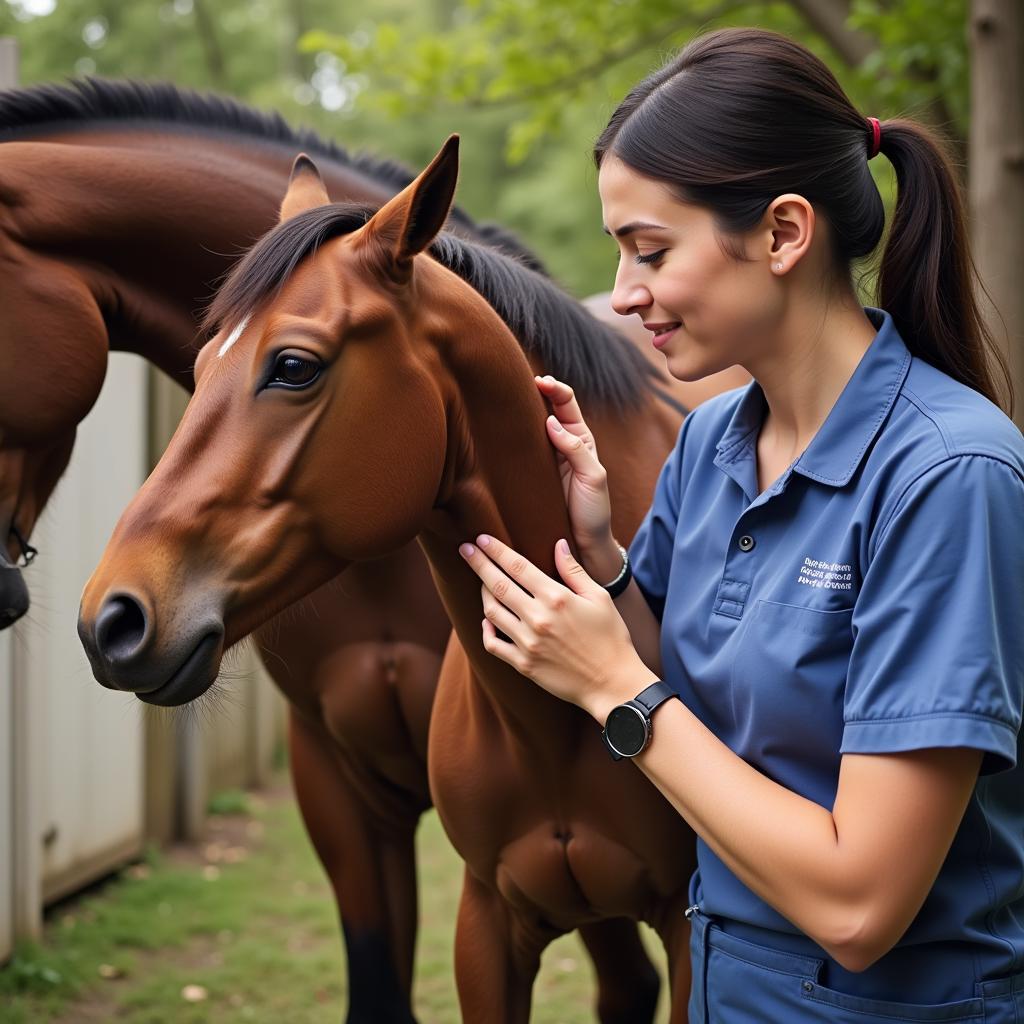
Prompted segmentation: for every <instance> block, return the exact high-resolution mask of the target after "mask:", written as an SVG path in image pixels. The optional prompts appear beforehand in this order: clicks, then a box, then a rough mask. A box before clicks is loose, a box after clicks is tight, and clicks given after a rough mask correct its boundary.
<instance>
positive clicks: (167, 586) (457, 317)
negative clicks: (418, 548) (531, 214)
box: [79, 136, 529, 705]
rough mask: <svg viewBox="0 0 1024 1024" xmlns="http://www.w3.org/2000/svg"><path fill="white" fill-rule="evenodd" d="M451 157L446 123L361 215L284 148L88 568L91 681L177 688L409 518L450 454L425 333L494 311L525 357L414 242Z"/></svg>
mask: <svg viewBox="0 0 1024 1024" xmlns="http://www.w3.org/2000/svg"><path fill="white" fill-rule="evenodd" d="M457 172H458V139H457V137H456V136H453V137H452V138H450V139H449V140H448V142H447V143H446V144H445V145H444V147H443V148H442V149H441V151H440V152H439V153H438V155H437V156H436V157H435V159H434V160H433V161H432V162H431V164H430V165H429V166H428V167H427V168H426V169H425V170H424V171H423V172H422V173H421V174H420V175H419V177H417V178H416V180H415V181H413V182H412V184H411V185H409V187H408V188H406V189H405V190H404V191H403V192H401V193H400V194H399V195H397V196H396V197H395V198H394V199H392V200H391V201H390V202H388V203H387V204H386V205H385V206H383V207H382V208H381V209H380V210H379V211H378V212H377V213H376V214H374V215H372V216H370V217H369V219H367V213H366V211H363V210H359V211H353V209H352V208H349V207H346V206H342V205H332V204H330V202H329V200H328V197H327V194H326V191H325V190H324V187H323V184H322V182H321V180H320V177H319V174H318V172H317V170H316V168H315V167H314V165H313V164H312V162H311V161H310V160H309V159H308V158H307V157H305V156H300V157H299V158H298V159H297V160H296V162H295V166H294V169H293V172H292V177H291V181H290V184H289V188H288V192H287V194H286V196H285V198H284V202H283V203H282V207H281V221H280V223H279V224H278V226H277V227H276V228H275V229H274V230H273V231H271V232H270V233H269V234H268V235H267V236H265V237H264V238H263V239H262V240H261V241H260V242H259V243H258V244H257V245H256V246H255V247H254V249H253V250H252V251H251V252H250V253H249V254H247V256H246V257H245V258H244V259H243V260H242V261H241V262H240V263H239V265H238V267H237V268H236V269H235V270H234V272H233V273H232V275H231V277H230V278H229V279H228V281H227V282H226V284H225V287H224V288H223V289H222V291H221V292H220V293H219V295H218V296H217V298H216V299H215V301H214V304H213V306H212V307H211V310H210V314H209V318H208V319H209V320H210V321H211V322H212V323H214V324H216V325H217V329H216V333H215V334H214V335H213V337H212V338H211V340H210V341H209V342H208V344H206V346H205V347H204V348H203V349H202V350H201V352H200V353H199V356H198V358H197V360H196V366H195V380H196V390H195V395H194V397H193V399H192V401H191V402H190V404H189V406H188V409H187V411H186V414H185V417H184V418H183V420H182V422H181V424H180V426H179V428H178V430H177V432H176V434H175V436H174V438H173V439H172V441H171V444H170V446H169V447H168V449H167V451H166V453H165V454H164V457H163V458H162V460H161V462H160V464H159V465H158V466H157V468H156V470H155V471H154V472H153V474H152V476H151V477H150V478H149V480H148V481H147V482H146V484H145V485H144V487H143V488H142V490H141V491H140V492H139V494H138V495H137V496H136V498H135V499H134V500H133V501H132V503H131V504H130V505H129V506H128V508H127V509H126V510H125V512H124V514H123V515H122V517H121V519H120V521H119V523H118V525H117V527H116V528H115V530H114V533H113V536H112V537H111V540H110V542H109V544H108V547H107V549H106V552H105V553H104V556H103V559H102V560H101V562H100V564H99V566H98V567H97V569H96V571H95V572H94V574H93V576H92V578H91V579H90V580H89V582H88V583H87V585H86V587H85V591H84V594H83V598H82V606H81V617H80V622H79V633H80V636H81V638H82V641H83V644H84V645H85V649H86V652H87V654H88V656H89V658H90V661H91V663H92V667H93V672H94V674H95V676H96V678H97V680H98V681H99V682H100V683H102V684H103V685H105V686H108V687H110V688H115V689H125V690H132V691H134V692H135V693H136V694H137V695H138V696H139V697H140V698H141V699H143V700H145V701H147V702H150V703H155V704H167V705H174V704H182V703H185V702H187V701H189V700H192V699H194V698H195V697H197V696H199V695H200V694H201V693H203V692H204V691H205V690H206V689H207V688H208V687H209V686H210V685H211V684H212V682H213V681H214V679H215V678H216V675H217V672H218V670H219V665H220V660H221V657H222V654H223V651H224V650H225V649H226V648H227V647H229V646H231V645H232V644H233V643H235V642H236V641H238V640H239V639H241V638H242V637H244V636H246V635H248V634H249V633H250V632H252V630H253V629H255V628H256V627H257V626H259V625H261V624H262V623H263V622H265V621H267V620H268V619H269V618H271V617H272V616H273V615H274V614H276V613H277V612H278V611H280V610H281V609H283V608H284V607H286V606H287V605H289V604H291V603H293V602H294V601H296V600H297V599H299V598H301V597H303V596H305V595H306V594H308V593H309V592H310V591H312V590H313V589H314V588H315V587H317V586H319V585H320V584H321V583H323V582H325V581H327V580H328V579H330V578H331V577H333V576H334V575H336V574H337V573H338V572H340V571H341V570H342V569H343V568H344V567H345V566H346V565H348V564H349V563H351V562H352V561H355V560H366V559H372V558H374V557H377V556H380V555H383V554H385V553H388V552H390V551H393V550H395V549H397V548H398V547H399V546H401V545H403V544H405V543H407V542H409V541H410V540H411V539H413V538H414V537H415V536H416V535H417V534H418V533H419V532H420V530H421V529H422V528H423V525H424V523H425V522H426V521H427V520H428V518H429V517H430V514H431V510H432V508H433V507H434V505H435V503H436V502H437V500H438V495H439V492H440V491H441V490H442V488H443V486H444V480H445V473H446V466H447V465H448V464H449V461H450V457H451V453H450V452H449V436H448V424H447V419H448V415H449V407H450V404H451V397H452V396H451V391H452V387H451V383H450V379H449V376H448V372H447V368H446V365H445V360H444V359H442V358H441V357H440V356H439V353H438V347H437V344H440V343H442V341H441V339H445V338H450V337H451V336H453V335H454V334H460V335H463V336H464V335H466V333H467V332H469V334H470V336H472V333H473V332H474V330H479V331H481V332H483V331H487V332H493V331H495V330H498V331H502V332H504V333H505V334H506V335H508V337H509V339H510V341H511V347H512V349H514V350H515V352H516V353H517V354H518V355H519V357H520V359H522V356H521V353H519V350H518V348H516V346H515V343H514V339H512V338H511V334H510V333H509V332H508V329H507V328H506V327H505V326H504V324H502V322H501V320H500V319H499V318H498V317H497V315H496V314H495V313H494V311H493V310H491V308H490V307H489V306H488V305H487V303H486V302H485V301H484V300H483V299H482V298H481V297H480V296H479V295H477V293H476V292H474V291H473V289H472V288H470V287H468V286H467V285H466V284H465V283H464V282H462V281H461V280H460V279H459V278H458V277H457V276H456V275H455V274H453V273H452V272H451V271H449V270H447V269H446V268H445V267H443V266H441V265H440V264H439V263H438V262H436V261H435V260H432V259H429V258H427V257H426V256H422V255H421V254H422V253H423V252H424V250H425V249H426V248H427V247H428V246H429V245H430V244H431V242H432V241H433V240H434V239H435V236H437V234H438V233H439V232H440V230H441V228H442V225H443V224H444V222H445V219H446V217H447V215H448V211H449V209H450V207H451V203H452V199H453V196H454V191H455V184H456V178H457ZM432 342H434V343H433V344H432ZM523 363H524V367H525V360H523ZM527 379H529V378H527Z"/></svg>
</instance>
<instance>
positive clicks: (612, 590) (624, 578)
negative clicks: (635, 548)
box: [601, 543, 633, 597]
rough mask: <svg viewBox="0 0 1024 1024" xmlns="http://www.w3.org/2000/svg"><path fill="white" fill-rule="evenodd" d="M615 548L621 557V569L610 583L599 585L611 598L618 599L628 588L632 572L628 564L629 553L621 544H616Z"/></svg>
mask: <svg viewBox="0 0 1024 1024" xmlns="http://www.w3.org/2000/svg"><path fill="white" fill-rule="evenodd" d="M615 546H616V547H617V548H618V549H619V554H620V555H622V568H621V569H620V570H619V575H618V576H616V577H615V579H613V580H612V581H611V583H602V584H601V586H602V587H603V588H604V589H605V590H607V591H608V593H609V594H610V595H611V596H612V597H618V596H619V594H621V593H622V592H623V591H624V590H625V589H626V587H628V586H629V581H630V580H631V579H632V578H633V570H632V567H631V566H630V564H629V553H628V552H627V551H626V549H625V548H624V547H623V546H622V545H621V544H619V543H616V545H615Z"/></svg>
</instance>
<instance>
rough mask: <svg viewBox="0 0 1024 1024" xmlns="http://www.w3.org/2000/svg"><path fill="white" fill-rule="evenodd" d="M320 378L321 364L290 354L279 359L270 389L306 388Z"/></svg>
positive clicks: (270, 381) (269, 385) (271, 379)
mask: <svg viewBox="0 0 1024 1024" xmlns="http://www.w3.org/2000/svg"><path fill="white" fill-rule="evenodd" d="M319 376H320V364H319V363H315V362H313V361H312V360H309V359H303V358H301V357H300V356H296V355H290V354H288V353H285V354H282V355H280V356H278V357H277V362H276V363H274V371H273V374H272V375H271V378H270V380H269V381H268V382H267V386H268V387H273V386H274V385H278V386H283V387H288V388H304V387H306V386H307V385H309V384H312V383H313V381H315V380H316V379H317V377H319Z"/></svg>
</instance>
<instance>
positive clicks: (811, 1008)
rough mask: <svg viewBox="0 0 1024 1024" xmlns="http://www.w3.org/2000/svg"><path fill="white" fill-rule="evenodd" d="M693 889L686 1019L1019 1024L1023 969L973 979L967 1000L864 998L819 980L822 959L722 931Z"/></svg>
mask: <svg viewBox="0 0 1024 1024" xmlns="http://www.w3.org/2000/svg"><path fill="white" fill-rule="evenodd" d="M694 890H695V886H694V885H693V884H692V883H691V900H690V903H691V910H690V911H689V912H688V913H689V916H690V925H691V928H692V931H691V937H690V953H691V959H692V963H693V987H692V988H691V990H690V1004H689V1024H776V1022H777V1024H907V1022H908V1021H944V1022H946V1024H954V1022H957V1021H968V1022H972V1024H1024V974H1018V975H1015V976H1014V977H1012V978H1001V979H998V980H995V981H982V982H977V983H976V984H975V992H974V995H973V996H972V997H971V998H969V999H961V1000H957V1001H956V1002H951V1003H936V1004H928V1005H926V1004H922V1003H902V1002H901V1003H895V1002H888V1001H884V1000H879V999H863V998H861V997H860V996H854V995H848V994H847V993H845V992H837V991H835V990H834V989H830V988H826V987H825V986H823V985H821V984H820V983H819V981H818V978H819V976H820V974H821V969H822V966H823V963H824V961H822V960H820V959H816V958H814V957H809V956H800V955H798V954H796V953H788V952H785V951H782V950H777V949H771V948H769V947H768V946H761V945H757V944H756V943H753V942H749V941H747V940H746V939H742V938H740V937H739V936H737V935H731V934H727V933H726V932H724V931H722V929H721V928H720V927H718V926H717V925H716V924H715V922H714V920H713V919H712V918H709V917H707V916H706V915H704V914H703V913H702V912H701V911H700V910H699V909H698V910H693V906H692V905H693V903H694V902H695V901H694V899H693V898H692V897H693V893H694Z"/></svg>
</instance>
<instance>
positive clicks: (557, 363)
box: [203, 203, 656, 409]
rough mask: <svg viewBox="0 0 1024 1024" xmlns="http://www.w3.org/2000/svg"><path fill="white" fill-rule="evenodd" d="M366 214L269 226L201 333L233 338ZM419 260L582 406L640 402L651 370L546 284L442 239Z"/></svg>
mask: <svg viewBox="0 0 1024 1024" xmlns="http://www.w3.org/2000/svg"><path fill="white" fill-rule="evenodd" d="M373 213H374V210H373V209H372V208H371V207H366V206H359V205H355V204H350V203H332V204H329V205H326V206H319V207H316V208H314V209H311V210H305V211H304V212H302V213H300V214H298V215H296V216H295V217H292V218H291V219H289V220H287V221H285V222H284V223H282V224H279V225H277V227H275V228H273V229H272V230H271V231H269V232H268V233H267V234H266V235H264V236H263V238H261V239H260V240H259V241H258V242H257V243H256V245H255V246H254V247H253V248H252V249H250V250H249V252H248V253H246V255H245V256H243V257H242V259H241V260H240V261H239V262H238V264H236V266H235V268H234V269H233V270H232V271H231V273H230V274H229V275H228V277H227V279H226V280H225V283H224V286H223V287H222V288H221V290H220V291H219V292H218V293H217V295H216V297H215V298H214V300H213V303H212V304H211V305H210V308H209V310H208V311H207V313H206V316H205V317H204V320H203V327H204V329H205V330H206V331H207V332H211V333H212V331H213V330H215V329H218V330H227V331H230V332H232V334H231V337H233V338H237V336H238V334H240V333H241V330H239V325H240V324H242V323H243V321H244V320H245V318H246V317H247V316H248V315H249V314H251V312H252V311H253V310H255V309H256V308H257V307H258V306H259V305H261V304H262V303H264V302H265V301H266V300H268V299H272V298H273V297H274V296H276V295H277V294H278V293H279V291H280V289H281V288H282V287H283V285H284V284H285V282H286V281H287V280H288V278H289V277H290V276H291V275H292V273H293V272H294V271H295V269H296V268H297V267H298V266H299V264H300V263H301V262H302V261H303V260H305V259H306V258H307V257H309V256H311V255H313V254H315V253H316V251H317V250H318V249H319V248H320V246H322V245H323V244H324V243H325V242H327V241H329V240H330V239H332V238H336V237H338V236H340V235H346V234H351V233H352V232H353V231H356V230H358V229H359V228H361V227H363V225H364V224H366V222H367V221H368V220H369V218H370V217H371V216H372V215H373ZM429 253H430V255H431V256H432V257H433V258H434V259H435V260H437V261H438V262H439V263H440V264H441V265H442V266H444V267H446V268H447V269H448V270H450V271H452V272H453V273H455V274H456V275H457V276H458V277H460V278H461V279H462V280H463V281H465V282H466V284H468V285H469V286H470V287H471V288H472V289H473V290H474V291H476V292H477V293H478V294H479V295H480V296H481V297H482V298H483V299H484V300H485V301H486V302H487V303H488V304H489V305H490V306H491V308H492V309H493V310H494V311H495V313H497V314H498V316H499V317H500V318H501V319H502V320H503V321H504V323H505V324H506V325H507V326H508V327H509V329H510V330H511V332H512V334H513V335H514V336H515V337H516V339H517V340H518V342H519V344H520V346H521V347H522V348H523V350H524V351H525V352H526V353H527V354H530V355H536V356H537V357H538V358H539V360H540V362H541V363H542V365H543V366H544V369H545V372H547V373H551V374H553V375H554V376H555V377H557V378H559V379H560V380H564V381H566V382H567V383H569V384H571V385H572V386H573V388H574V389H575V390H576V391H577V393H578V395H579V397H580V398H581V399H582V400H584V401H591V402H596V403H600V404H601V405H603V406H610V407H612V408H619V409H627V408H637V407H638V406H639V405H640V403H641V402H642V401H643V398H644V396H645V393H646V392H647V391H648V390H649V388H650V386H651V384H652V381H653V379H654V378H655V377H656V373H655V371H654V370H653V369H652V368H651V366H650V365H649V364H648V363H647V362H646V361H645V360H644V358H643V356H642V355H641V354H640V353H639V352H638V351H637V350H636V349H635V348H634V347H633V346H632V345H630V344H629V343H628V342H627V341H626V340H625V339H624V338H623V337H622V336H621V335H620V334H619V333H618V332H616V331H615V330H614V329H612V328H611V327H609V326H607V325H606V324H603V323H601V322H600V321H599V320H597V319H595V318H594V317H593V316H592V315H591V314H590V313H589V312H588V311H587V310H585V309H584V308H583V307H582V306H581V305H580V304H579V303H578V302H576V300H575V299H573V298H571V297H570V296H568V295H567V294H566V293H565V292H563V291H561V289H559V288H558V286H557V285H555V284H554V283H553V282H552V281H551V280H550V279H549V278H547V277H546V276H544V275H543V274H539V273H537V272H536V271H534V270H531V269H530V268H529V267H527V266H525V265H524V264H523V263H522V262H520V261H518V260H516V259H514V258H512V257H510V256H506V255H505V254H504V253H502V252H499V251H498V250H496V249H491V248H488V247H487V246H484V245H478V244H476V243H473V242H467V241H466V240H464V239H462V238H459V237H457V236H456V235H452V234H449V233H447V232H445V233H442V234H441V235H439V236H438V237H437V238H436V239H435V240H434V242H433V244H432V245H431V246H430V249H429ZM243 329H244V328H243ZM227 347H228V346H227V342H225V345H224V350H225V351H226V349H227Z"/></svg>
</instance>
